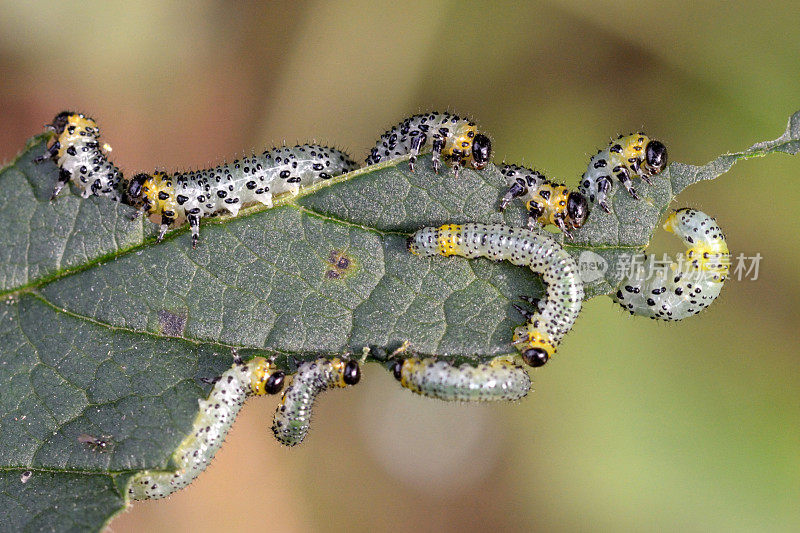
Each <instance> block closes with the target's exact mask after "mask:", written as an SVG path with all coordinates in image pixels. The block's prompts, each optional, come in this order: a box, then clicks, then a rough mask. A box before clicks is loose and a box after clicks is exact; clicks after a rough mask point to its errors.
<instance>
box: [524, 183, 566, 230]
mask: <svg viewBox="0 0 800 533" xmlns="http://www.w3.org/2000/svg"><path fill="white" fill-rule="evenodd" d="M569 193H570V191H569V189H568V188H567V187H566V186H565V185H553V184H551V183H545V184H542V185H541V186H540V187H539V193H538V194H537V196H536V197H535V199H531V200H529V201H528V202H527V203H526V204H525V207H527V209H528V211H531V209H532V208H533V209H534V210H538V211H541V213H542V214H541V215H539V216H538V217H536V222H538V223H539V224H541V225H542V226H546V225H548V224H552V225H554V226H558V224H557V223H556V220H557V219H559V218H560V219H562V220H564V219H565V218H567V214H566V212H567V200H568V199H569ZM545 197H546V198H545ZM536 208H538V209H536Z"/></svg>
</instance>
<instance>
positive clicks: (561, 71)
mask: <svg viewBox="0 0 800 533" xmlns="http://www.w3.org/2000/svg"><path fill="white" fill-rule="evenodd" d="M0 7H1V8H2V13H3V15H2V17H0V71H2V72H3V73H4V75H3V76H2V77H0V112H1V113H2V117H3V120H4V123H5V124H7V125H11V127H6V128H3V129H2V130H1V131H0V141H2V142H0V158H2V159H3V160H8V159H10V158H11V157H13V155H14V154H15V153H16V151H17V150H18V149H20V148H21V147H22V146H23V144H24V142H25V140H26V139H27V138H28V137H30V136H31V135H32V134H33V133H36V132H38V131H41V124H43V123H45V122H46V121H48V120H49V119H51V118H52V116H53V115H55V113H57V112H58V111H61V110H62V109H66V108H69V109H76V110H79V111H84V112H87V113H90V114H93V115H94V116H95V117H96V118H97V119H98V120H99V122H100V124H101V126H102V128H103V133H104V138H105V140H106V141H107V142H109V143H110V144H111V145H112V146H113V147H114V150H115V151H114V152H113V157H114V160H115V162H116V163H118V164H119V165H120V166H121V167H122V168H124V169H126V170H128V171H135V170H151V169H152V168H153V167H161V168H168V169H172V168H185V167H200V166H204V165H207V164H209V163H215V162H217V161H219V160H220V159H222V158H224V157H228V158H230V157H232V156H233V155H235V154H236V153H241V152H242V151H249V150H250V149H251V148H255V149H260V148H262V147H265V146H269V145H272V144H275V143H281V142H283V141H284V140H286V141H287V142H294V141H295V140H302V141H305V140H310V139H315V140H318V141H323V142H329V143H332V144H336V145H337V146H340V147H344V148H347V149H349V150H350V151H351V152H352V153H353V155H354V156H356V157H357V158H359V157H363V156H365V155H366V151H367V149H368V148H369V147H370V145H371V144H372V143H373V142H374V139H375V138H376V136H377V135H378V134H379V133H382V132H383V131H384V130H385V129H386V128H387V127H388V126H390V125H391V124H393V123H395V122H397V121H399V120H400V119H401V118H402V117H404V116H406V115H409V114H413V113H416V112H419V111H422V110H427V109H450V110H456V111H460V112H466V113H471V114H473V116H474V117H475V118H476V120H477V121H478V122H479V124H480V125H481V126H482V127H483V129H485V130H486V131H487V132H488V133H489V134H490V135H491V136H492V138H493V141H494V145H495V149H496V160H497V161H500V160H502V159H506V160H508V161H511V162H524V163H528V164H532V165H535V166H536V167H537V168H540V169H542V170H544V171H546V172H547V173H549V174H550V175H552V176H554V177H558V178H561V179H564V180H565V181H567V183H569V184H575V183H576V181H577V176H578V175H579V174H580V173H581V172H582V169H583V167H584V166H585V164H586V162H587V161H588V155H589V154H590V153H593V152H594V150H596V149H597V148H600V147H602V146H603V145H604V144H605V143H606V142H607V140H608V138H609V137H610V136H612V135H615V134H617V133H627V132H628V131H631V130H636V129H644V130H645V131H647V132H648V133H650V134H651V135H652V136H654V137H657V138H660V139H662V140H664V141H665V142H666V143H667V145H668V147H669V149H670V156H671V158H672V160H675V161H683V162H687V163H694V164H699V163H704V162H705V161H707V160H709V159H711V158H712V157H714V156H715V155H717V154H719V153H722V152H724V151H729V150H739V149H743V148H745V147H747V146H749V145H750V144H752V143H753V142H755V141H757V140H764V139H772V138H775V137H777V136H778V135H779V134H780V133H781V132H782V131H783V128H784V126H785V121H786V118H787V117H788V116H789V115H790V114H791V113H792V112H794V111H796V110H797V109H800V98H798V96H799V95H800V93H798V84H797V80H798V79H800V62H798V61H797V50H798V49H800V31H798V28H800V12H798V10H797V6H796V3H795V2H789V1H785V0H782V1H779V2H774V3H771V4H770V5H769V7H766V6H764V5H761V4H757V3H750V2H728V3H724V4H722V3H717V2H700V3H697V2H694V3H690V2H677V3H669V4H667V3H664V2H654V1H649V0H648V1H639V2H610V1H603V2H575V1H573V2H567V1H563V2H558V1H556V2H551V3H544V4H543V3H530V4H524V5H520V3H517V2H494V3H490V4H489V3H485V2H483V3H478V2H475V3H470V2H438V3H437V2H405V3H403V4H402V5H400V4H397V3H392V4H379V3H372V2H342V1H333V2H304V3H297V2H273V3H270V4H267V5H259V4H246V5H241V6H239V7H238V8H237V9H233V8H232V7H230V5H229V4H227V3H222V2H195V3H192V4H175V5H172V4H164V3H161V2H152V1H142V2H138V3H135V4H130V3H128V4H109V3H107V2H87V3H82V4H74V3H61V2H39V3H35V4H31V3H20V2H10V1H6V2H2V5H0ZM799 171H800V162H798V160H796V159H794V158H789V157H781V156H773V157H770V158H767V159H758V160H756V161H745V162H742V163H739V164H738V165H736V167H734V169H733V170H732V171H731V172H730V173H729V174H727V175H726V176H723V177H722V178H721V179H719V180H716V181H714V182H710V183H703V184H699V185H696V186H694V187H692V188H691V189H690V191H688V192H687V193H685V194H683V195H681V196H680V197H679V203H678V204H676V206H675V207H679V206H682V205H691V206H695V207H698V208H701V209H703V210H705V211H706V212H708V213H710V214H712V215H714V216H716V217H717V220H718V222H719V223H720V224H721V226H722V227H723V229H725V230H726V232H727V236H728V241H729V244H730V246H731V249H732V251H733V252H734V254H736V253H738V252H744V253H745V254H746V255H752V254H755V253H756V252H758V253H760V254H761V255H762V256H763V258H764V259H763V260H762V263H761V270H760V275H759V278H758V280H757V281H741V282H738V281H735V280H731V282H730V283H728V285H727V287H726V288H725V290H724V291H723V294H722V296H721V297H720V299H719V301H718V302H717V303H716V304H715V305H714V306H713V307H712V308H711V309H710V310H709V311H708V312H706V313H704V314H703V315H701V316H699V317H696V318H693V319H690V320H687V321H685V322H684V323H679V324H661V323H656V322H653V321H648V320H644V319H634V318H630V317H628V316H627V315H623V312H622V311H621V310H620V309H619V308H617V307H615V306H614V305H613V304H612V303H611V301H610V300H608V299H603V298H601V299H597V300H593V301H592V302H590V303H589V304H587V306H586V309H585V311H584V313H583V315H582V317H581V319H580V320H579V322H578V324H577V326H576V328H575V330H574V331H573V333H572V334H571V335H570V336H569V337H568V338H567V339H566V340H565V342H564V344H563V345H562V347H561V348H560V350H559V354H560V355H559V356H558V358H557V360H556V361H554V362H553V363H552V366H551V365H548V368H547V369H546V371H542V372H538V373H536V383H535V388H536V392H535V393H534V394H532V396H531V397H530V398H528V399H527V400H526V401H524V402H522V403H521V404H519V405H504V406H494V405H493V406H466V405H447V404H443V403H437V402H434V401H431V400H425V399H419V398H416V397H413V396H412V395H410V394H408V393H407V392H406V391H403V390H400V389H399V387H397V386H396V384H395V382H394V380H393V379H392V378H391V377H390V376H389V374H388V373H386V372H384V371H383V370H382V369H380V368H379V367H377V366H374V365H372V366H370V367H368V368H367V369H366V373H365V376H364V379H363V382H364V383H363V385H360V386H359V387H356V388H354V389H352V390H351V391H348V392H346V393H345V392H340V393H337V394H330V395H327V396H325V397H324V398H323V399H322V401H320V402H319V406H318V411H317V415H318V416H316V418H315V426H316V427H315V428H314V431H313V432H312V434H311V436H310V437H309V439H308V442H307V443H306V444H304V445H303V446H302V447H301V448H299V449H297V450H294V449H293V450H286V449H281V448H279V447H278V445H277V444H275V443H274V442H273V441H272V439H271V435H268V425H269V417H270V416H271V411H272V409H273V408H274V404H273V403H272V402H270V401H269V400H261V401H253V402H252V404H251V405H250V406H248V408H247V409H245V412H244V413H243V415H242V417H241V419H240V420H239V421H238V422H237V424H236V427H235V428H234V431H233V433H232V436H231V437H230V439H229V442H228V443H227V444H226V446H225V447H224V448H223V449H222V451H221V452H220V454H219V456H218V459H217V460H216V461H215V464H214V465H213V466H212V467H211V468H210V469H209V471H208V472H207V473H206V474H204V475H203V476H201V477H200V478H199V480H198V482H197V483H195V484H194V485H193V486H192V487H190V488H189V489H188V490H185V491H182V492H181V493H179V494H177V495H176V496H174V497H173V498H172V499H171V500H170V501H169V502H166V503H164V502H153V503H137V504H135V505H134V506H133V509H132V511H131V512H130V513H128V514H126V515H124V516H122V517H120V518H118V519H117V520H116V521H115V522H114V523H113V528H114V530H115V531H133V530H142V529H144V528H154V529H167V528H171V529H174V528H175V527H176V525H180V528H181V529H190V528H191V529H194V530H212V529H219V528H223V527H224V528H225V529H234V528H244V527H250V526H253V525H258V526H266V527H271V528H274V529H278V530H299V531H304V530H319V529H331V530H343V529H357V530H374V529H388V528H392V529H395V530H412V529H413V530H417V529H420V528H423V529H445V530H455V529H460V530H464V529H478V528H488V527H493V528H503V529H517V530H531V529H546V530H551V531H571V530H576V529H583V530H586V529H593V530H595V529H602V530H619V529H637V530H657V529H658V530H660V529H670V530H675V529H681V530H704V531H706V530H718V531H719V530H724V531H731V530H742V531H752V530H766V529H769V530H770V531H779V530H793V529H795V530H796V529H797V528H798V526H800V507H798V505H797V503H798V501H800V453H798V452H799V451H800V429H799V428H800V402H798V399H797V397H798V396H797V391H798V390H800V373H799V372H798V370H800V369H799V368H798V366H800V365H799V364H798V350H797V326H798V323H799V322H800V321H799V320H798V319H799V318H800V316H799V315H800V313H798V308H799V307H800V306H798V303H797V302H798V300H800V282H798V277H797V274H796V272H797V264H798V261H800V251H798V250H799V249H798V247H797V230H798V222H797V212H798V211H799V210H800V209H799V208H800V205H799V204H800V180H798V179H797V175H798V172H799ZM662 249H670V250H673V249H677V246H676V245H675V243H674V242H673V241H672V240H670V239H667V238H657V239H656V240H655V241H654V243H653V250H654V251H660V250H662Z"/></svg>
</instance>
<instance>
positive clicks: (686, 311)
mask: <svg viewBox="0 0 800 533" xmlns="http://www.w3.org/2000/svg"><path fill="white" fill-rule="evenodd" d="M664 229H665V230H667V231H669V232H672V233H674V234H675V235H677V236H678V237H680V238H681V239H682V240H683V243H684V244H685V245H686V247H687V252H686V255H685V256H684V257H681V260H680V261H673V262H672V263H671V264H666V265H663V264H658V263H656V262H655V261H652V260H651V258H650V256H645V258H644V260H643V262H642V264H641V265H640V266H641V268H639V269H636V270H635V271H634V272H631V275H630V276H628V277H627V278H625V279H624V280H622V282H621V283H620V286H619V289H618V290H617V292H616V294H615V295H614V296H613V299H614V301H615V302H617V303H619V304H620V305H621V306H622V308H623V309H625V310H626V311H629V312H630V313H631V314H632V315H640V316H647V317H650V318H654V319H659V320H682V319H684V318H686V317H690V316H692V315H695V314H697V313H699V312H700V311H702V310H703V309H705V308H706V307H708V306H709V305H711V303H712V302H713V301H714V300H715V299H716V298H717V296H719V293H720V291H721V290H722V286H723V285H724V283H725V279H726V277H727V276H728V269H729V267H730V253H729V252H728V244H727V243H726V241H725V236H724V235H723V234H722V230H721V229H720V227H719V226H718V225H717V223H716V221H715V220H714V219H713V218H711V217H710V216H708V215H706V214H705V213H703V212H702V211H698V210H696V209H689V208H683V209H679V210H677V211H675V212H674V213H672V214H671V215H670V216H669V217H668V218H667V220H666V222H665V223H664Z"/></svg>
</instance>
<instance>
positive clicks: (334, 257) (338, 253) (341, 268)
mask: <svg viewBox="0 0 800 533" xmlns="http://www.w3.org/2000/svg"><path fill="white" fill-rule="evenodd" d="M328 266H329V269H328V270H327V271H326V272H325V279H330V280H334V279H341V278H343V277H345V276H347V275H349V274H351V273H353V272H354V271H355V267H356V264H355V260H354V259H353V258H352V257H351V256H350V255H348V254H347V252H344V251H342V250H331V253H330V254H329V255H328Z"/></svg>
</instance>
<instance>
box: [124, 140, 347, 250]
mask: <svg viewBox="0 0 800 533" xmlns="http://www.w3.org/2000/svg"><path fill="white" fill-rule="evenodd" d="M356 168H358V165H357V164H356V163H355V162H354V161H352V160H351V159H350V157H349V156H348V155H347V154H346V153H344V152H342V151H340V150H337V149H335V148H328V147H326V146H320V145H317V144H304V145H297V146H293V147H283V148H275V149H272V150H267V151H265V152H264V153H263V154H261V155H253V156H251V157H245V158H243V159H236V160H234V161H233V162H232V163H227V164H223V165H220V166H218V167H214V168H211V169H204V170H196V171H190V172H176V173H174V174H172V175H168V174H166V173H164V172H154V173H153V174H137V175H135V176H134V177H133V178H131V179H130V180H128V181H127V182H126V184H125V199H124V201H125V202H126V203H128V204H130V205H132V206H133V207H135V208H137V209H139V210H140V211H142V212H144V213H145V215H146V216H147V217H149V218H150V220H151V221H152V222H155V223H156V224H161V233H160V234H159V237H158V239H159V241H160V240H161V239H163V238H164V234H165V233H166V232H167V230H168V229H169V228H170V227H178V226H181V225H183V224H184V223H185V222H186V221H188V222H189V226H190V227H191V229H192V247H196V246H197V240H198V238H199V236H200V219H201V218H203V217H207V216H212V215H215V214H218V213H220V212H224V211H227V212H229V213H231V214H232V215H234V216H236V214H237V213H238V212H239V209H241V208H242V207H243V206H245V205H247V204H253V203H261V204H264V205H265V206H267V207H272V198H273V197H274V196H276V195H278V194H281V193H287V192H288V193H292V194H296V193H297V192H298V191H299V190H300V188H301V187H307V186H309V185H312V184H314V183H317V182H319V181H322V180H327V179H330V178H332V177H334V176H338V175H339V174H344V173H347V172H350V171H351V170H355V169H356Z"/></svg>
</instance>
